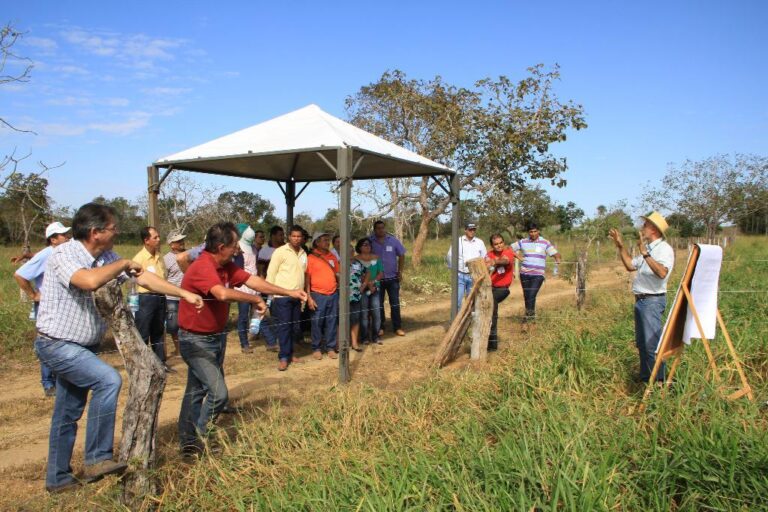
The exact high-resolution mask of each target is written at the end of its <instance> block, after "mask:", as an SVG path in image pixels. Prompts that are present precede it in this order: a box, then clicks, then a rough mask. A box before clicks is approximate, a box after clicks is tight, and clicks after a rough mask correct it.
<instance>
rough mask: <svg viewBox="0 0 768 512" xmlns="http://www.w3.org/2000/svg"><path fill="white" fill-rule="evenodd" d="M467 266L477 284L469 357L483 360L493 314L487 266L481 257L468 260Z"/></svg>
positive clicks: (486, 352) (485, 356)
mask: <svg viewBox="0 0 768 512" xmlns="http://www.w3.org/2000/svg"><path fill="white" fill-rule="evenodd" d="M466 263H467V268H469V273H470V274H471V275H472V281H473V282H475V283H477V284H478V285H479V290H478V292H477V297H475V310H474V318H473V319H472V347H471V349H470V356H469V357H470V359H474V360H476V361H477V360H479V361H485V360H486V358H487V357H488V335H490V334H491V320H492V316H493V291H492V290H491V278H490V276H489V275H488V267H486V266H485V260H484V259H483V258H474V259H471V260H468V261H467V262H466Z"/></svg>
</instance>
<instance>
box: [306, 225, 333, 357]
mask: <svg viewBox="0 0 768 512" xmlns="http://www.w3.org/2000/svg"><path fill="white" fill-rule="evenodd" d="M330 247H331V237H330V235H328V233H319V234H316V235H315V236H314V239H313V240H312V252H311V253H310V254H309V256H308V257H307V272H306V275H305V278H304V286H305V289H306V291H307V293H308V294H309V299H308V300H307V306H308V307H309V309H310V311H312V316H311V317H310V320H311V322H312V352H313V355H314V358H315V359H322V358H323V352H322V346H321V344H322V342H323V340H325V349H326V351H327V353H328V357H329V358H331V359H336V331H337V327H338V324H339V285H338V279H339V275H338V273H339V260H338V258H336V256H334V254H333V253H332V252H331V251H330V250H329V248H330Z"/></svg>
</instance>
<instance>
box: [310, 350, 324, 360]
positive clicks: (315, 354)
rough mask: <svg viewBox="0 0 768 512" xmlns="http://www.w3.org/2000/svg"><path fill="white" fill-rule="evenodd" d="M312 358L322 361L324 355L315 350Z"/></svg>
mask: <svg viewBox="0 0 768 512" xmlns="http://www.w3.org/2000/svg"><path fill="white" fill-rule="evenodd" d="M312 357H314V358H315V359H322V358H323V353H322V352H320V351H319V350H315V351H314V352H312Z"/></svg>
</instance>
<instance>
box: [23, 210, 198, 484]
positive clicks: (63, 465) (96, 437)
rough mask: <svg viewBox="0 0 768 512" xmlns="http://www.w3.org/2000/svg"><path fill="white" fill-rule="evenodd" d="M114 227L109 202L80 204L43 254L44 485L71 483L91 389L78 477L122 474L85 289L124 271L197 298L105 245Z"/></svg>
mask: <svg viewBox="0 0 768 512" xmlns="http://www.w3.org/2000/svg"><path fill="white" fill-rule="evenodd" d="M118 232H119V229H118V227H117V223H116V219H115V211H114V209H113V208H111V207H109V206H105V205H100V204H96V203H88V204H86V205H84V206H82V207H81V208H80V209H79V210H78V211H77V213H76V214H75V218H74V219H73V221H72V234H73V238H74V240H72V241H71V242H69V243H66V244H62V245H60V246H58V247H56V249H54V251H53V253H52V254H51V256H50V258H49V259H48V266H47V269H46V275H45V280H44V281H43V289H42V293H41V297H40V309H39V312H38V317H37V324H36V325H37V339H35V352H37V355H38V357H39V358H40V361H42V362H43V363H44V364H46V365H47V366H48V367H49V368H51V370H53V372H54V373H55V374H56V401H55V403H54V406H53V417H52V419H51V432H50V437H49V445H48V467H47V470H46V477H45V486H46V489H47V490H48V491H49V492H52V493H53V492H61V491H65V490H67V489H71V488H73V487H75V486H77V485H78V484H79V483H80V481H79V480H77V479H76V478H75V477H74V475H73V474H72V467H71V466H70V461H71V458H72V450H73V448H74V445H75V436H76V433H77V421H78V420H79V419H80V417H81V416H82V415H83V410H84V409H85V403H86V401H87V399H88V392H89V391H90V392H92V395H91V403H90V406H89V408H88V422H87V425H86V434H85V472H84V478H83V480H84V481H86V482H93V481H96V480H98V479H100V478H102V477H103V476H105V475H109V474H117V473H122V472H123V471H125V469H126V464H124V463H118V462H114V461H113V460H112V445H113V440H114V434H115V411H116V409H117V398H118V395H119V393H120V387H121V384H122V381H121V378H120V374H119V373H118V372H117V371H116V370H115V369H114V368H112V367H111V366H110V365H108V364H107V363H105V362H104V361H102V360H101V359H99V358H98V356H96V354H95V351H96V348H97V347H98V345H99V343H100V342H101V339H102V337H103V335H104V332H105V331H106V328H107V325H106V322H105V321H104V319H103V318H101V317H100V316H99V314H98V312H97V311H96V305H95V303H94V301H93V296H92V292H93V291H95V290H97V289H98V288H100V287H102V286H103V285H105V284H106V283H108V282H109V281H111V280H112V279H115V278H117V279H118V280H120V281H122V280H124V279H125V278H126V276H125V272H131V273H133V274H134V275H136V276H137V281H138V283H139V284H140V285H142V286H144V287H145V288H148V289H150V290H153V291H156V292H159V293H166V294H169V295H177V296H179V297H181V298H182V299H184V300H185V301H186V302H189V303H191V304H194V305H195V306H196V307H197V308H198V309H199V308H202V307H203V301H202V298H201V297H200V296H199V295H196V294H194V293H190V292H186V291H184V290H182V289H181V288H178V287H176V286H174V285H172V284H170V283H168V282H166V281H164V280H162V279H161V278H159V277H158V276H156V275H154V274H152V273H151V272H142V268H141V265H139V264H137V263H134V262H133V261H131V260H127V259H123V258H120V257H119V256H118V255H117V254H115V253H114V252H113V251H112V247H113V245H114V239H115V236H116V235H117V233H118Z"/></svg>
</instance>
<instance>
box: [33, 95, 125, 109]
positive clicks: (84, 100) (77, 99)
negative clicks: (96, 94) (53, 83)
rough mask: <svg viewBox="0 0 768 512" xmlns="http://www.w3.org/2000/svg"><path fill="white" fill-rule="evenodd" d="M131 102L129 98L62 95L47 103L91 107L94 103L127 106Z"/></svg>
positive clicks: (107, 105)
mask: <svg viewBox="0 0 768 512" xmlns="http://www.w3.org/2000/svg"><path fill="white" fill-rule="evenodd" d="M130 103H131V102H130V101H129V100H128V99H127V98H91V97H87V96H61V97H57V98H52V99H49V100H48V101H46V104H48V105H54V106H57V107H90V106H93V105H102V106H106V107H127V106H128V105H130Z"/></svg>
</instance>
